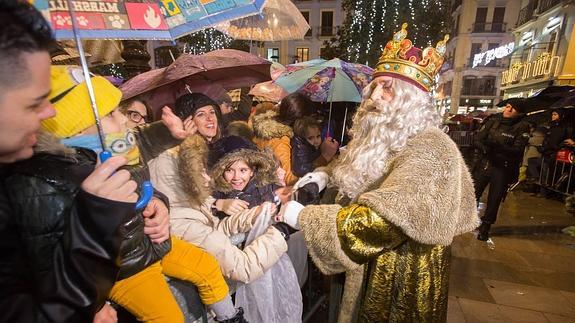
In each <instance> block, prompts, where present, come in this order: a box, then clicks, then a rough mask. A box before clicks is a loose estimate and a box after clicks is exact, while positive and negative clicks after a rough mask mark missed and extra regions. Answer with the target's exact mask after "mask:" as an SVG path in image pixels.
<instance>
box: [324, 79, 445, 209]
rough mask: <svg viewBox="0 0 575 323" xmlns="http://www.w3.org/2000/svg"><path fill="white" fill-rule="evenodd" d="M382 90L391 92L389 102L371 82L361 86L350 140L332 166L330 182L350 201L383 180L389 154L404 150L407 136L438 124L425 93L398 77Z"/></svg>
mask: <svg viewBox="0 0 575 323" xmlns="http://www.w3.org/2000/svg"><path fill="white" fill-rule="evenodd" d="M386 90H387V91H392V93H393V99H392V100H391V101H386V100H383V99H382V98H381V95H379V93H378V91H379V92H381V88H379V89H378V88H377V86H376V85H375V84H374V82H372V83H370V84H369V85H368V86H367V87H366V88H365V89H364V92H363V101H362V103H361V105H360V107H359V108H358V110H357V113H356V114H355V116H354V118H353V126H352V128H351V135H352V138H353V139H352V140H351V141H350V142H349V144H348V146H347V149H346V150H345V152H344V153H343V154H342V155H341V156H340V158H339V159H338V161H337V162H336V163H337V164H336V165H335V166H334V169H333V176H332V181H331V184H332V185H333V186H335V187H337V189H338V190H339V192H340V193H341V194H343V195H345V196H347V197H348V198H350V199H351V201H352V202H354V201H355V200H356V199H357V197H359V195H360V194H362V193H363V192H366V191H368V190H370V189H371V188H373V187H374V186H377V185H378V184H380V183H381V181H383V180H384V179H385V177H386V174H387V173H388V171H389V166H390V165H389V161H390V160H391V157H393V156H394V155H395V154H396V153H397V152H399V151H401V150H403V149H404V147H405V146H406V144H407V140H408V139H409V138H411V137H412V136H414V135H416V134H418V133H419V132H421V131H422V130H424V129H425V128H427V127H430V126H435V127H437V126H438V125H439V120H440V119H439V115H438V114H437V112H436V111H435V108H434V107H433V105H432V103H431V98H430V96H429V94H428V93H425V92H423V91H421V90H420V89H418V88H416V87H415V86H414V85H412V84H410V83H407V82H405V81H402V80H399V79H395V80H394V82H393V85H392V87H391V88H390V89H386Z"/></svg>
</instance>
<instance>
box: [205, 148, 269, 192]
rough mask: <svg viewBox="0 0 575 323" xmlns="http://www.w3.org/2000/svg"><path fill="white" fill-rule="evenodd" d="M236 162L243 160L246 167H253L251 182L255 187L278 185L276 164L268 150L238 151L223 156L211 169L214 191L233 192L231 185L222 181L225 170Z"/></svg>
mask: <svg viewBox="0 0 575 323" xmlns="http://www.w3.org/2000/svg"><path fill="white" fill-rule="evenodd" d="M238 160H244V161H245V162H246V163H247V164H248V165H253V166H254V168H255V169H254V176H253V178H252V179H251V182H253V183H254V185H255V186H256V187H258V188H259V187H263V186H266V185H269V184H277V185H280V183H279V180H278V177H277V174H276V170H277V168H278V163H276V160H275V158H274V156H273V153H272V152H270V151H269V150H267V149H266V150H264V151H260V150H253V149H239V150H236V151H233V152H231V153H228V154H226V155H225V156H223V157H222V158H221V159H220V160H218V162H217V163H216V164H215V165H214V167H212V169H211V171H210V176H211V177H212V181H213V182H214V189H215V190H216V191H219V192H223V193H228V192H231V191H233V188H232V187H231V185H230V184H229V183H228V182H226V180H225V179H224V172H225V171H226V168H227V167H228V166H229V165H231V164H233V163H235V162H236V161H238Z"/></svg>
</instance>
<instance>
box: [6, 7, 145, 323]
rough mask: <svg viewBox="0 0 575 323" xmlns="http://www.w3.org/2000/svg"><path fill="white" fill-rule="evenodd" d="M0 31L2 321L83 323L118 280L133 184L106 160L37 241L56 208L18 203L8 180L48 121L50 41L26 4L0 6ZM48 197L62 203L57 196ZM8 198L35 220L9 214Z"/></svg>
mask: <svg viewBox="0 0 575 323" xmlns="http://www.w3.org/2000/svg"><path fill="white" fill-rule="evenodd" d="M0 21H2V23H3V26H2V28H0V321H1V322H89V321H91V320H92V318H93V317H94V314H95V313H96V312H97V311H99V310H100V309H101V308H102V306H103V305H104V301H105V299H106V296H107V295H108V292H109V290H110V288H111V286H112V283H113V282H114V280H115V277H116V275H117V272H118V270H119V264H118V255H119V249H120V242H121V235H120V234H119V232H118V231H119V228H120V227H121V226H122V224H123V223H124V222H125V221H126V219H128V218H129V217H130V216H131V215H132V214H133V213H134V202H135V201H136V200H137V198H138V196H137V194H136V192H135V189H136V184H135V182H133V181H132V180H130V175H129V173H128V172H127V171H123V170H117V169H118V168H119V167H121V166H123V165H124V164H125V163H126V159H125V158H123V157H113V158H110V159H109V160H108V161H106V162H105V163H103V164H101V165H99V166H98V167H97V168H96V169H94V170H93V171H91V173H88V174H86V175H88V177H87V178H86V179H85V180H84V181H83V182H82V183H80V185H81V189H80V190H79V192H78V195H77V198H76V199H75V200H74V203H73V205H72V206H67V207H70V208H71V209H72V210H71V216H70V218H69V219H67V221H66V222H65V223H59V225H61V227H59V228H54V230H53V232H51V233H50V232H46V235H39V234H38V233H39V229H40V228H46V227H47V223H48V222H49V221H51V218H50V215H51V212H50V210H51V208H52V207H53V208H59V207H64V206H63V205H56V204H55V203H51V204H50V203H49V204H48V207H46V205H40V204H38V205H36V204H34V203H36V202H37V201H38V200H37V198H38V197H39V196H38V195H34V196H32V195H31V196H23V195H22V194H18V188H17V187H15V186H14V185H11V184H12V183H13V182H11V179H13V178H14V175H15V174H16V173H15V170H16V169H17V168H18V167H19V165H20V164H21V163H22V162H26V161H25V160H26V159H28V158H30V157H31V156H32V155H33V147H34V145H35V144H36V141H37V140H38V139H37V136H36V133H37V131H38V130H39V129H40V122H41V121H42V120H45V119H48V118H50V117H53V116H54V115H55V111H54V108H53V107H52V105H51V104H50V102H49V101H48V95H49V94H50V55H49V47H50V46H51V44H52V43H53V42H54V40H53V38H52V34H51V31H50V27H49V25H48V23H47V22H46V21H45V20H44V18H43V17H42V15H41V14H40V13H39V12H38V11H37V10H36V9H34V8H33V7H32V6H30V5H29V4H28V3H27V1H21V0H3V1H0ZM19 160H24V161H22V162H18V161H19ZM37 167H38V168H37V169H35V172H36V173H38V174H42V172H43V171H46V172H49V171H50V169H49V168H50V165H49V164H42V163H39V164H38V166H37ZM44 167H45V168H44ZM29 178H30V182H29V183H24V185H42V184H41V183H42V178H41V176H38V177H37V178H36V179H34V178H33V177H29ZM21 183H23V182H21ZM45 193H46V192H45ZM48 193H51V194H67V192H66V188H65V187H60V188H59V189H58V190H57V191H52V192H48ZM37 194H39V193H37ZM15 197H17V198H20V199H22V201H23V202H25V203H28V205H29V206H30V207H34V206H35V205H36V206H37V207H38V208H37V212H21V213H20V212H18V211H19V210H15V209H14V205H15V204H14V203H13V202H14V201H13V198H15ZM43 198H44V200H48V198H47V196H46V195H43ZM17 214H19V216H17ZM60 229H61V230H60Z"/></svg>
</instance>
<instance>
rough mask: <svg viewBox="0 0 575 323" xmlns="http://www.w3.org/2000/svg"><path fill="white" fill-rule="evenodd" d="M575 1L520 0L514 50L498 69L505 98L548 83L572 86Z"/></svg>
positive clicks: (574, 76)
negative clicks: (506, 64)
mask: <svg viewBox="0 0 575 323" xmlns="http://www.w3.org/2000/svg"><path fill="white" fill-rule="evenodd" d="M574 24H575V1H573V0H571V1H562V0H539V1H536V0H523V1H522V2H521V11H520V14H519V18H518V20H517V24H516V27H515V29H514V30H513V33H514V35H515V43H516V44H517V46H516V49H515V51H514V53H513V55H512V56H511V59H510V65H509V68H508V69H506V70H505V71H502V72H501V77H500V82H501V84H500V85H501V89H502V90H503V94H504V98H515V97H528V96H530V95H533V94H535V93H537V92H538V91H540V90H542V89H544V88H546V87H548V86H550V85H575V35H574Z"/></svg>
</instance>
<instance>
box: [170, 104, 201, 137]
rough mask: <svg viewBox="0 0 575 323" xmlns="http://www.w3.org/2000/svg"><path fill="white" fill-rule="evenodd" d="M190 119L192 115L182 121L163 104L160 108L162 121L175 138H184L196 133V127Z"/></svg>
mask: <svg viewBox="0 0 575 323" xmlns="http://www.w3.org/2000/svg"><path fill="white" fill-rule="evenodd" d="M192 119H193V117H192V116H189V117H188V118H186V120H184V121H182V119H180V118H179V117H178V116H176V115H175V114H174V113H173V112H172V109H170V108H169V107H167V106H165V107H163V108H162V122H163V123H164V125H166V127H168V130H170V133H171V134H172V137H174V138H176V139H181V140H184V139H186V138H187V137H188V136H191V135H193V134H195V133H196V131H197V130H198V128H197V127H196V124H195V123H194V121H193V120H192Z"/></svg>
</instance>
